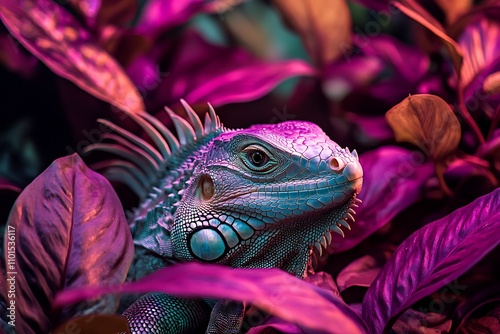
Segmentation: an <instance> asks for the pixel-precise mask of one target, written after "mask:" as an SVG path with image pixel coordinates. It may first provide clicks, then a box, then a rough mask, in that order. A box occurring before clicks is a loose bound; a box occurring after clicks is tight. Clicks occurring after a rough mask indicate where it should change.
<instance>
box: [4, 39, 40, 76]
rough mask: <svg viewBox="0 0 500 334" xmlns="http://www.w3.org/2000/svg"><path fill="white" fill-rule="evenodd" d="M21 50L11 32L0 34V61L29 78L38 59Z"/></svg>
mask: <svg viewBox="0 0 500 334" xmlns="http://www.w3.org/2000/svg"><path fill="white" fill-rule="evenodd" d="M23 51H24V50H22V48H21V46H20V45H19V42H17V41H16V39H15V38H14V37H12V35H11V34H5V35H0V63H2V64H3V65H4V66H5V67H6V68H8V69H9V70H11V71H12V72H14V73H17V74H19V75H21V76H23V77H24V78H27V79H29V78H30V77H32V76H33V74H34V73H35V70H36V67H37V65H38V59H36V58H35V57H33V56H32V55H30V54H29V53H27V52H23Z"/></svg>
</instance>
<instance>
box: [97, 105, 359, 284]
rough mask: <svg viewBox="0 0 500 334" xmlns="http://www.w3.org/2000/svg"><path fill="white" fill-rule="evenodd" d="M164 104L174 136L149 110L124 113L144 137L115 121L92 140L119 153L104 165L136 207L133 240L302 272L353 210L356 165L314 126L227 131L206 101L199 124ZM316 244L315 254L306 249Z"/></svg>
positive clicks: (177, 253)
mask: <svg viewBox="0 0 500 334" xmlns="http://www.w3.org/2000/svg"><path fill="white" fill-rule="evenodd" d="M181 103H182V104H183V106H184V108H185V111H186V113H187V115H188V117H189V120H190V122H187V121H186V120H185V119H183V118H181V117H180V116H178V115H176V114H175V113H174V112H173V111H171V110H170V109H168V108H166V110H167V112H168V114H169V116H170V118H171V119H172V121H173V123H174V125H175V128H176V130H177V137H176V136H174V134H173V133H172V132H171V131H170V130H169V129H167V128H166V127H165V126H164V125H163V124H162V123H161V122H159V120H158V119H156V118H154V117H152V116H151V115H149V114H147V113H130V114H129V116H130V117H132V118H133V119H134V120H135V121H137V123H138V124H139V125H140V126H141V127H142V128H143V129H144V131H145V132H146V133H147V134H148V135H149V137H150V139H151V142H152V143H153V144H154V145H151V144H150V143H149V142H147V141H145V140H143V139H142V138H139V137H138V136H136V135H133V134H131V133H130V132H128V131H126V130H125V129H123V128H120V127H118V126H116V125H113V124H112V123H110V122H108V121H105V120H100V121H101V122H103V123H104V124H105V125H107V126H108V127H110V128H111V129H112V130H113V131H114V132H115V133H111V134H105V135H104V136H103V137H104V139H106V140H107V141H108V140H109V141H110V142H103V143H97V144H94V145H90V146H89V147H87V151H91V150H101V151H106V152H110V153H113V154H115V155H119V156H121V157H122V158H124V159H125V161H122V160H116V159H112V160H108V161H104V162H103V163H102V164H101V165H102V167H103V168H104V172H105V175H106V176H108V178H110V179H112V180H117V181H121V182H124V183H125V184H128V185H129V186H130V187H131V189H133V190H134V191H135V193H136V194H137V195H138V196H139V199H140V204H139V206H138V207H137V208H136V209H135V210H134V211H133V212H132V213H131V215H130V216H129V219H130V222H131V225H132V229H133V235H134V243H135V244H136V245H137V246H142V247H144V248H145V249H147V250H149V251H151V252H154V253H156V254H157V255H159V256H160V257H165V258H173V259H174V261H175V260H198V261H204V262H216V263H223V264H226V265H230V266H234V267H249V268H252V267H253V268H255V267H261V268H270V267H278V268H281V269H283V270H286V271H288V272H290V273H293V274H295V275H296V276H299V277H300V276H304V275H305V272H306V267H307V264H308V261H309V260H310V259H311V255H312V254H316V253H317V252H319V253H321V252H322V249H323V248H326V247H327V246H328V245H329V244H330V243H331V240H332V234H331V233H333V232H336V233H339V234H343V232H342V230H341V227H342V226H344V227H346V228H349V225H348V224H347V220H348V219H352V215H351V214H353V213H354V211H353V209H352V208H351V207H352V206H355V203H354V202H355V199H356V194H358V193H359V191H360V190H361V185H362V177H363V171H362V168H361V166H360V164H359V161H358V155H357V153H356V151H353V152H352V153H351V152H349V150H348V149H347V148H346V149H342V148H341V147H340V146H339V145H337V144H336V143H335V142H333V141H332V140H330V139H329V138H328V136H327V135H326V134H325V133H324V132H323V131H322V130H321V129H320V128H319V127H318V126H316V125H314V124H312V123H308V122H299V121H293V122H284V123H280V124H269V125H255V126H252V127H250V128H248V129H244V130H229V129H227V128H225V127H224V126H223V125H222V124H221V123H220V120H219V117H218V116H217V115H216V114H215V111H214V110H213V108H212V107H211V106H210V105H209V112H208V113H207V114H206V115H205V120H204V124H202V122H201V120H200V119H199V118H198V116H197V114H196V113H195V112H194V110H192V109H191V107H190V106H189V105H188V104H187V103H186V102H185V101H184V100H181ZM315 249H316V250H317V252H316V253H313V250H315Z"/></svg>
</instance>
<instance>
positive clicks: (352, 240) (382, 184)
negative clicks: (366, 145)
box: [332, 146, 434, 252]
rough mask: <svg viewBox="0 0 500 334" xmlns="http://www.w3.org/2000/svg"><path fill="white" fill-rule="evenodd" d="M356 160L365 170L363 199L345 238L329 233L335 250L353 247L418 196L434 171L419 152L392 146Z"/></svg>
mask: <svg viewBox="0 0 500 334" xmlns="http://www.w3.org/2000/svg"><path fill="white" fill-rule="evenodd" d="M360 162H361V165H362V166H363V170H364V171H365V173H364V176H363V190H362V191H361V193H360V194H359V196H358V198H360V199H361V200H363V203H361V204H360V207H359V208H358V209H357V210H356V212H357V214H356V222H355V223H354V224H352V230H351V231H348V232H346V235H345V239H342V237H340V236H339V237H337V236H335V235H334V236H333V237H334V242H333V243H332V245H334V248H333V249H332V250H333V251H335V252H341V251H345V250H348V249H351V248H353V247H355V246H356V245H358V244H359V243H360V242H361V241H363V240H364V239H365V238H367V237H368V236H370V235H371V234H372V233H373V232H375V231H376V230H378V229H379V228H380V227H382V226H384V225H385V224H387V223H388V222H389V221H390V220H391V219H392V218H394V217H395V216H396V215H397V214H398V213H400V212H401V211H403V210H404V209H406V208H408V207H409V206H410V205H412V204H414V203H416V202H417V201H418V200H420V199H421V198H422V195H423V189H424V187H425V183H426V182H427V180H428V179H429V178H431V177H432V175H433V174H434V167H433V165H432V163H430V162H425V158H424V156H423V154H422V153H420V152H419V151H410V150H407V149H404V148H400V147H395V146H384V147H382V148H379V149H376V150H373V151H369V152H367V153H364V154H361V156H360Z"/></svg>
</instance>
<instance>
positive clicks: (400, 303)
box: [363, 189, 500, 333]
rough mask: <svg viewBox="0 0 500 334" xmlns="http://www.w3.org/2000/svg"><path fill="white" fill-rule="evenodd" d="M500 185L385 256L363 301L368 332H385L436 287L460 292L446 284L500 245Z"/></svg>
mask: <svg viewBox="0 0 500 334" xmlns="http://www.w3.org/2000/svg"><path fill="white" fill-rule="evenodd" d="M499 222H500V189H496V190H495V191H493V192H491V193H489V194H488V195H485V196H483V197H480V198H478V199H476V200H475V201H474V202H472V203H471V204H469V205H467V206H465V207H462V208H460V209H458V210H456V211H454V212H452V213H451V214H449V215H448V216H446V217H444V218H442V219H439V220H437V221H434V222H432V223H429V224H428V225H426V226H424V227H423V228H421V229H420V230H418V231H416V232H415V233H413V234H412V235H411V236H410V237H408V238H407V239H406V240H405V241H404V242H403V243H402V244H401V245H400V246H399V247H398V249H397V250H396V252H395V253H394V254H393V255H392V257H391V258H390V259H389V261H388V262H387V264H386V265H385V266H384V268H383V269H382V271H381V272H380V273H379V275H378V276H377V278H376V279H375V281H374V282H373V283H372V285H371V286H370V288H369V289H368V291H367V293H366V295H365V298H364V300H363V318H364V319H365V321H367V323H368V324H369V327H370V329H371V332H372V333H387V332H388V330H389V329H390V328H391V325H392V324H393V323H394V321H395V320H396V319H397V317H398V316H399V315H400V314H401V313H402V312H404V311H405V310H406V309H408V308H409V307H410V306H412V305H413V304H415V303H416V302H417V301H418V300H420V299H422V298H423V297H426V296H428V295H430V294H431V293H432V292H434V291H436V290H437V289H439V288H441V287H443V286H445V285H447V284H448V286H447V288H446V289H447V291H451V293H452V294H453V295H454V296H455V298H456V296H457V295H459V294H460V293H461V291H463V289H466V288H467V286H463V285H460V284H458V283H456V282H455V283H453V284H449V283H450V282H452V281H453V280H455V279H456V278H457V277H459V276H460V275H462V274H463V273H465V272H466V271H467V270H468V269H469V268H471V267H472V266H474V264H476V263H477V262H479V261H480V260H481V259H482V258H483V257H484V256H485V255H487V254H488V253H489V252H490V251H491V250H493V249H494V248H495V247H496V246H497V245H498V244H500V238H498V235H499V234H500V224H499Z"/></svg>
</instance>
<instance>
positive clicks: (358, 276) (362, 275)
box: [337, 250, 392, 292]
mask: <svg viewBox="0 0 500 334" xmlns="http://www.w3.org/2000/svg"><path fill="white" fill-rule="evenodd" d="M391 254H392V253H391V252H390V251H388V250H386V251H384V252H382V251H381V252H378V253H377V254H375V255H365V256H362V257H360V258H359V259H356V260H354V261H352V262H351V263H349V264H348V265H347V266H346V267H345V268H344V269H342V271H341V272H340V273H339V274H338V276H337V284H338V286H339V291H341V292H342V291H344V290H345V289H347V288H349V287H351V286H361V287H365V288H367V287H369V286H370V285H371V284H372V282H373V280H374V279H375V277H377V275H378V273H379V271H380V269H382V267H383V265H384V264H385V262H386V261H387V259H388V258H389V257H390V256H391Z"/></svg>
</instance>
